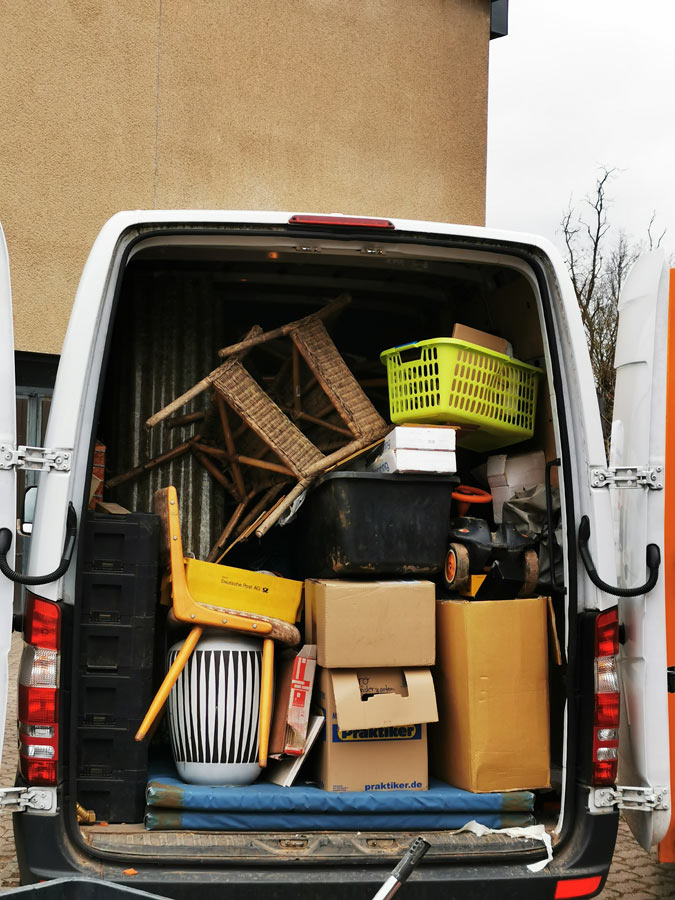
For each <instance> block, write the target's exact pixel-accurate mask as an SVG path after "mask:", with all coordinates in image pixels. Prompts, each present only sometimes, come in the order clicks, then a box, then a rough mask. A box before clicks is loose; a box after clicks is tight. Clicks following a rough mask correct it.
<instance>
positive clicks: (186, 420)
mask: <svg viewBox="0 0 675 900" xmlns="http://www.w3.org/2000/svg"><path fill="white" fill-rule="evenodd" d="M204 418H205V414H204V412H201V411H199V410H198V411H197V412H191V413H185V415H184V416H174V417H173V419H167V421H166V423H165V424H166V427H167V428H181V427H182V426H183V425H191V424H192V423H193V422H201V420H202V419H204Z"/></svg>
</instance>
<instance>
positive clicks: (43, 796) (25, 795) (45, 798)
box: [0, 787, 56, 813]
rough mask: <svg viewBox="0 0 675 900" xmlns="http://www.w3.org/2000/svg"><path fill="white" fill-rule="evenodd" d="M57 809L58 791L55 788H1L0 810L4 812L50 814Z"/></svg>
mask: <svg viewBox="0 0 675 900" xmlns="http://www.w3.org/2000/svg"><path fill="white" fill-rule="evenodd" d="M55 808H56V791H55V790H54V788H35V787H32V788H25V787H9V788H0V810H2V812H11V813H15V812H23V811H24V810H25V809H38V810H40V811H41V812H49V810H51V809H55Z"/></svg>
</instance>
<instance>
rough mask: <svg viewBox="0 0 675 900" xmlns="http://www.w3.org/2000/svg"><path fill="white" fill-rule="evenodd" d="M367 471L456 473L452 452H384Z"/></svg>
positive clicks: (402, 450) (455, 463)
mask: <svg viewBox="0 0 675 900" xmlns="http://www.w3.org/2000/svg"><path fill="white" fill-rule="evenodd" d="M368 471H369V472H381V473H383V474H385V473H392V472H399V473H401V474H403V473H425V474H429V473H431V474H434V475H448V474H452V473H454V472H456V471H457V459H456V457H455V453H454V451H453V450H404V449H400V450H385V451H384V452H383V453H380V455H379V456H378V457H377V458H376V459H375V460H374V461H373V462H372V463H370V465H369V466H368Z"/></svg>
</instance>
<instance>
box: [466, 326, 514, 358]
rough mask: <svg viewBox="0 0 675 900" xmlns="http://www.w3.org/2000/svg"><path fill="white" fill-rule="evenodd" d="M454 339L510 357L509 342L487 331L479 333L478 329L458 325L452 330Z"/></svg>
mask: <svg viewBox="0 0 675 900" xmlns="http://www.w3.org/2000/svg"><path fill="white" fill-rule="evenodd" d="M452 337H453V338H456V339H457V340H458V341H466V342H467V343H468V344H476V345H477V346H478V347H486V348H487V349H488V350H494V351H495V352H496V353H505V354H507V355H508V352H509V342H508V341H506V340H504V338H500V337H497V335H496V334H489V333H488V332H487V331H479V330H478V329H477V328H469V326H468V325H460V324H459V323H457V324H456V325H455V327H454V328H453V329H452Z"/></svg>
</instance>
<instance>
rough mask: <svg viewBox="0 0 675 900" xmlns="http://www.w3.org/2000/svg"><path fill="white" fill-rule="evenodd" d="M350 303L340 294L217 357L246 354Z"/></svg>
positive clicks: (348, 297)
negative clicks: (293, 320)
mask: <svg viewBox="0 0 675 900" xmlns="http://www.w3.org/2000/svg"><path fill="white" fill-rule="evenodd" d="M351 302H352V298H351V296H350V295H349V294H340V296H339V297H336V298H335V300H331V302H330V303H327V304H326V305H325V306H322V307H321V309H319V310H317V311H316V312H315V313H312V314H311V315H309V316H305V318H303V319H298V320H297V321H296V322H289V323H288V324H287V325H282V326H281V328H274V329H273V330H272V331H266V332H265V333H264V334H259V335H256V336H255V337H251V338H245V339H244V340H243V341H239V343H238V344H232V345H231V346H230V347H223V349H222V350H219V351H218V356H220V357H221V359H225V358H226V357H228V356H232V355H233V354H234V353H242V352H246V351H247V350H250V349H251V348H252V347H256V346H258V344H264V343H266V342H267V341H273V340H275V339H276V338H280V337H284V336H285V335H287V334H290V333H291V332H292V331H294V330H295V329H296V328H297V327H298V326H301V325H302V324H303V323H305V322H308V321H312V320H314V319H325V318H327V317H328V316H331V315H333V314H334V313H337V312H340V311H341V310H342V309H344V307H345V306H348V305H349V304H350V303H351Z"/></svg>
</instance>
